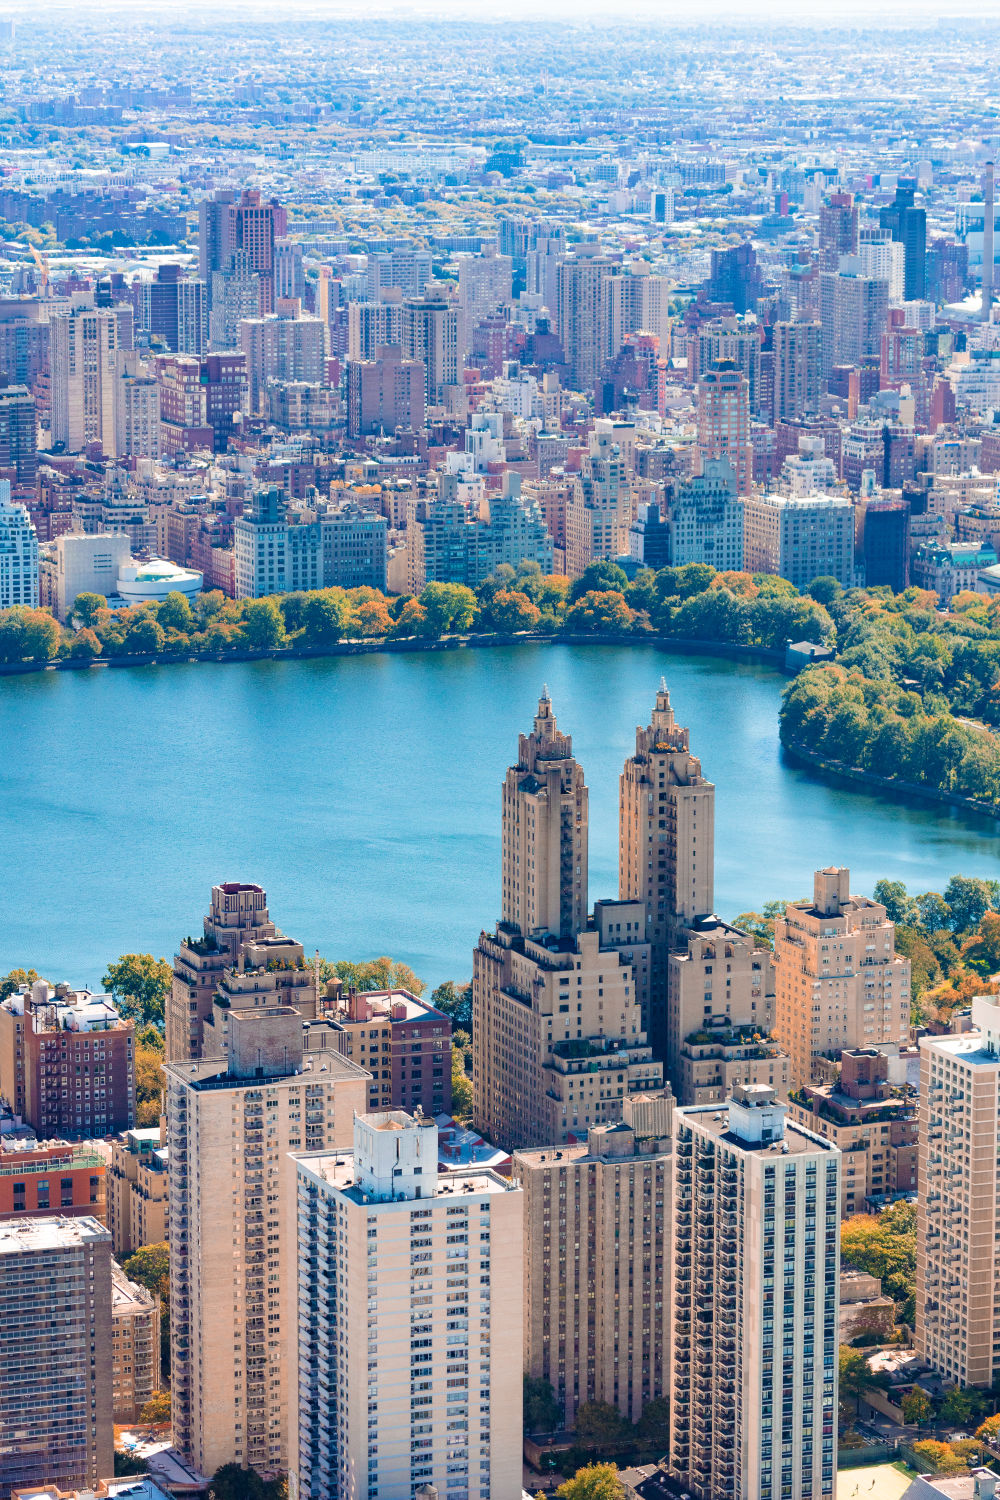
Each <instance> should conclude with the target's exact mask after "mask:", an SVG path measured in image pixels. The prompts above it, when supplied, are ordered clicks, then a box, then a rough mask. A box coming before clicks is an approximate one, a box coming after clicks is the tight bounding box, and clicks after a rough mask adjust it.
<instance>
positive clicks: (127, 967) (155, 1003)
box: [101, 953, 174, 1026]
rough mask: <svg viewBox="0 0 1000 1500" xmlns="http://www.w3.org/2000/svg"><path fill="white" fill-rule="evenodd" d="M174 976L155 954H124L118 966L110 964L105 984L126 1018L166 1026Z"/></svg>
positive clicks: (117, 961)
mask: <svg viewBox="0 0 1000 1500" xmlns="http://www.w3.org/2000/svg"><path fill="white" fill-rule="evenodd" d="M173 972H174V971H173V969H172V967H171V965H170V964H168V963H167V960H166V959H165V958H154V957H153V955H152V954H151V953H123V954H122V956H121V958H119V959H117V960H116V962H115V963H112V964H108V972H107V973H106V974H105V976H104V978H103V979H102V980H101V983H102V984H103V985H104V988H105V989H106V990H109V991H110V993H111V994H112V995H113V996H114V997H115V1001H116V1003H117V1005H118V1007H119V1009H120V1010H121V1013H122V1015H123V1016H128V1017H131V1018H132V1019H133V1020H136V1021H143V1022H146V1023H152V1024H153V1025H156V1026H162V1024H163V1009H164V1004H165V1002H166V998H167V995H168V994H169V992H170V986H171V983H172V982H173Z"/></svg>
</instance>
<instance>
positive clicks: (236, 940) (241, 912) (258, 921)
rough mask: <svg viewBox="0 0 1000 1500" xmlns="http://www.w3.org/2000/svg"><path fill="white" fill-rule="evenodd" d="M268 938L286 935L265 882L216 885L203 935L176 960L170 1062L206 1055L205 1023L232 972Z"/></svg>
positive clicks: (168, 1019) (169, 1015)
mask: <svg viewBox="0 0 1000 1500" xmlns="http://www.w3.org/2000/svg"><path fill="white" fill-rule="evenodd" d="M268 938H278V939H281V940H284V933H283V932H281V931H280V929H279V928H277V927H276V926H275V925H274V923H273V922H272V921H271V917H270V914H269V912H268V909H267V894H266V892H265V891H264V890H263V888H262V887H261V886H259V885H253V884H250V883H247V882H244V881H239V880H228V881H224V882H223V883H222V884H221V885H213V887H212V896H211V901H210V904H209V909H208V914H207V916H205V917H204V918H203V919H202V935H201V937H200V938H192V937H190V936H189V937H186V938H185V939H184V941H183V942H182V943H181V944H180V948H179V950H178V953H177V956H176V957H175V959H174V974H173V983H172V986H171V991H170V994H169V995H168V996H167V1003H166V1007H165V1010H166V1014H165V1026H166V1059H167V1061H168V1062H180V1061H181V1060H182V1059H184V1058H191V1057H201V1055H202V1047H203V1044H204V1028H205V1023H206V1021H209V1020H210V1019H211V1016H212V1001H213V999H214V997H215V992H216V989H217V988H218V986H219V984H220V982H221V981H222V979H223V977H224V975H225V973H226V971H227V970H229V969H234V968H235V967H236V965H237V963H238V960H239V958H240V955H241V952H242V950H243V947H244V945H245V944H247V943H260V942H263V941H265V940H266V939H268Z"/></svg>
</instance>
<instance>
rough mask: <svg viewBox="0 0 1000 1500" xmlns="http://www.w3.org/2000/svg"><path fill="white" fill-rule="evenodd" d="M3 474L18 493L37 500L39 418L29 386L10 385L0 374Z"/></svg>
mask: <svg viewBox="0 0 1000 1500" xmlns="http://www.w3.org/2000/svg"><path fill="white" fill-rule="evenodd" d="M0 474H2V475H3V477H4V478H5V479H7V480H9V481H10V484H11V485H12V486H13V488H14V491H15V493H21V492H22V489H23V494H24V498H25V499H32V500H33V499H34V492H35V477H36V475H37V474H38V416H37V413H36V411H35V398H34V396H33V395H32V394H31V392H30V391H29V390H28V388H27V386H25V385H8V384H5V383H4V379H3V376H2V375H0Z"/></svg>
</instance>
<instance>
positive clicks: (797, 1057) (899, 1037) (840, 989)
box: [774, 868, 910, 1087]
mask: <svg viewBox="0 0 1000 1500" xmlns="http://www.w3.org/2000/svg"><path fill="white" fill-rule="evenodd" d="M850 878H851V872H850V870H847V869H837V868H830V869H826V870H817V871H816V874H815V877H814V879H813V899H812V901H809V902H805V901H803V902H798V901H796V902H793V903H792V904H791V905H789V906H787V907H786V908H785V915H784V916H783V917H778V918H777V920H776V921H775V924H774V966H775V976H776V982H775V1034H776V1036H777V1038H778V1040H779V1041H780V1042H781V1044H782V1046H783V1047H784V1049H785V1051H786V1052H787V1053H788V1055H789V1058H790V1060H791V1073H790V1076H791V1082H792V1084H793V1085H795V1086H796V1087H799V1086H802V1085H804V1084H808V1083H811V1082H812V1081H813V1079H814V1077H815V1076H816V1073H817V1062H818V1059H819V1058H821V1057H827V1058H832V1057H836V1055H837V1054H838V1053H840V1052H842V1051H844V1050H845V1049H850V1048H857V1047H878V1046H880V1045H883V1044H888V1045H893V1046H896V1047H899V1046H903V1045H905V1043H906V1041H907V1039H908V1037H909V1032H910V961H909V959H908V958H901V957H899V956H898V955H897V954H896V933H895V927H894V925H893V923H892V922H890V920H889V918H888V916H887V915H886V910H885V907H884V906H880V905H879V903H878V902H877V901H871V900H869V899H868V897H867V896H855V895H852V894H851V890H850Z"/></svg>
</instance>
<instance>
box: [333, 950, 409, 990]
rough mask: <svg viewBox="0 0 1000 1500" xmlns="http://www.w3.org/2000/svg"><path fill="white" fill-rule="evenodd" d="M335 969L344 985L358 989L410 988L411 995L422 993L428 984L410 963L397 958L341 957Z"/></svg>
mask: <svg viewBox="0 0 1000 1500" xmlns="http://www.w3.org/2000/svg"><path fill="white" fill-rule="evenodd" d="M333 971H334V973H335V974H336V976H337V978H338V979H342V980H343V981H344V985H345V986H346V987H347V988H348V989H350V988H352V987H353V988H354V989H356V990H409V991H410V993H411V995H422V994H423V992H424V990H425V989H426V988H427V986H426V985H425V984H424V981H423V980H422V979H418V978H417V976H416V974H414V972H413V970H412V969H411V968H410V966H409V964H404V963H400V962H399V961H398V960H397V959H395V958H387V957H382V958H368V959H363V960H362V961H361V962H360V963H352V962H351V960H349V959H341V960H340V961H339V962H338V963H335V964H334V966H333Z"/></svg>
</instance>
